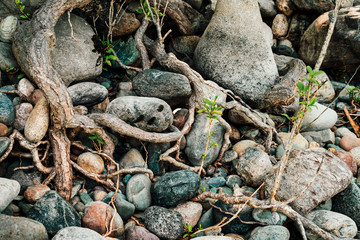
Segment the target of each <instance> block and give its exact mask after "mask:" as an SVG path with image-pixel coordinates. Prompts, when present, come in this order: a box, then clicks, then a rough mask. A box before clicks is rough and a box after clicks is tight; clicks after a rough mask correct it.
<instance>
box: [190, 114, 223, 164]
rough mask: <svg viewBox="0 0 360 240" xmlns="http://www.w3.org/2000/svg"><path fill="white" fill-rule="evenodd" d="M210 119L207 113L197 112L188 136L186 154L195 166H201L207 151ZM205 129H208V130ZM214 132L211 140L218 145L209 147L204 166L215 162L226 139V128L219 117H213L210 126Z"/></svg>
mask: <svg viewBox="0 0 360 240" xmlns="http://www.w3.org/2000/svg"><path fill="white" fill-rule="evenodd" d="M210 121H211V120H210V119H209V118H208V117H207V115H206V114H205V113H200V114H197V115H196V117H195V122H194V124H193V125H192V127H191V130H190V132H189V134H188V135H187V136H186V148H185V154H186V156H187V157H188V159H189V161H190V162H191V164H192V165H194V166H200V165H201V162H202V155H203V154H204V152H205V148H206V145H207V144H206V143H207V138H208V134H209V130H208V129H209V125H210ZM204 129H207V130H206V131H205V130H204ZM210 131H211V132H213V135H212V136H211V142H215V143H216V144H218V146H213V147H212V148H211V149H209V148H208V150H207V154H206V157H205V160H204V167H206V166H208V165H210V164H211V163H213V162H214V161H215V160H216V158H217V156H218V155H219V153H220V150H221V146H222V143H223V140H224V133H225V128H224V127H223V126H222V125H221V124H220V123H219V121H218V120H217V119H213V121H212V123H211V127H210Z"/></svg>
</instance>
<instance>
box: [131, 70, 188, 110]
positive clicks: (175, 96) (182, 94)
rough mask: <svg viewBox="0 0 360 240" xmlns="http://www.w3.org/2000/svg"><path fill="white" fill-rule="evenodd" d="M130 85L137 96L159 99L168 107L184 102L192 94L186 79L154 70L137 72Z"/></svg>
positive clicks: (178, 75) (171, 73)
mask: <svg viewBox="0 0 360 240" xmlns="http://www.w3.org/2000/svg"><path fill="white" fill-rule="evenodd" d="M132 84H133V88H134V91H135V93H136V94H137V95H138V96H143V97H156V98H160V99H162V100H164V101H166V102H167V103H168V104H170V105H176V104H179V103H181V102H184V101H186V100H187V99H188V98H189V97H190V96H191V93H192V90H191V86H190V82H189V80H188V79H187V77H185V76H184V75H181V74H178V73H173V72H164V71H160V70H156V69H147V70H144V71H141V72H139V73H138V74H137V75H136V76H135V77H134V79H133V80H132Z"/></svg>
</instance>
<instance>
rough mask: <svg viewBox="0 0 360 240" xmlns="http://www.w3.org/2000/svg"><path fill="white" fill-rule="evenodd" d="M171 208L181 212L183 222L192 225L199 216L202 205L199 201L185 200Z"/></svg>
mask: <svg viewBox="0 0 360 240" xmlns="http://www.w3.org/2000/svg"><path fill="white" fill-rule="evenodd" d="M172 210H174V211H176V212H178V213H180V214H181V216H182V217H183V219H184V224H187V225H191V226H193V227H194V226H196V224H197V223H198V221H199V219H200V217H201V213H202V210H203V207H202V205H201V204H200V203H197V202H191V201H187V202H185V203H182V204H180V205H178V206H177V207H176V208H174V209H172Z"/></svg>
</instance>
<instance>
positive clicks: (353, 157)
mask: <svg viewBox="0 0 360 240" xmlns="http://www.w3.org/2000/svg"><path fill="white" fill-rule="evenodd" d="M351 151H353V152H356V151H357V153H356V154H352V152H351ZM334 154H335V156H337V157H338V158H340V159H341V160H343V161H344V162H345V163H346V165H347V166H348V167H349V169H350V170H351V172H352V173H353V175H354V176H355V175H356V173H357V167H358V164H359V165H360V158H359V155H360V147H358V148H353V149H351V150H350V152H346V151H343V150H336V151H335V152H334Z"/></svg>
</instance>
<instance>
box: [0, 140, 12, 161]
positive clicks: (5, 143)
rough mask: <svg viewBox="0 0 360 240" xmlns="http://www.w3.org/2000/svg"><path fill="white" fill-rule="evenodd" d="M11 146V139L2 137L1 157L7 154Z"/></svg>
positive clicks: (0, 143) (0, 145)
mask: <svg viewBox="0 0 360 240" xmlns="http://www.w3.org/2000/svg"><path fill="white" fill-rule="evenodd" d="M9 145H10V139H9V138H7V137H0V157H1V156H2V155H3V154H4V153H5V152H6V150H7V149H8V147H9Z"/></svg>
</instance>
